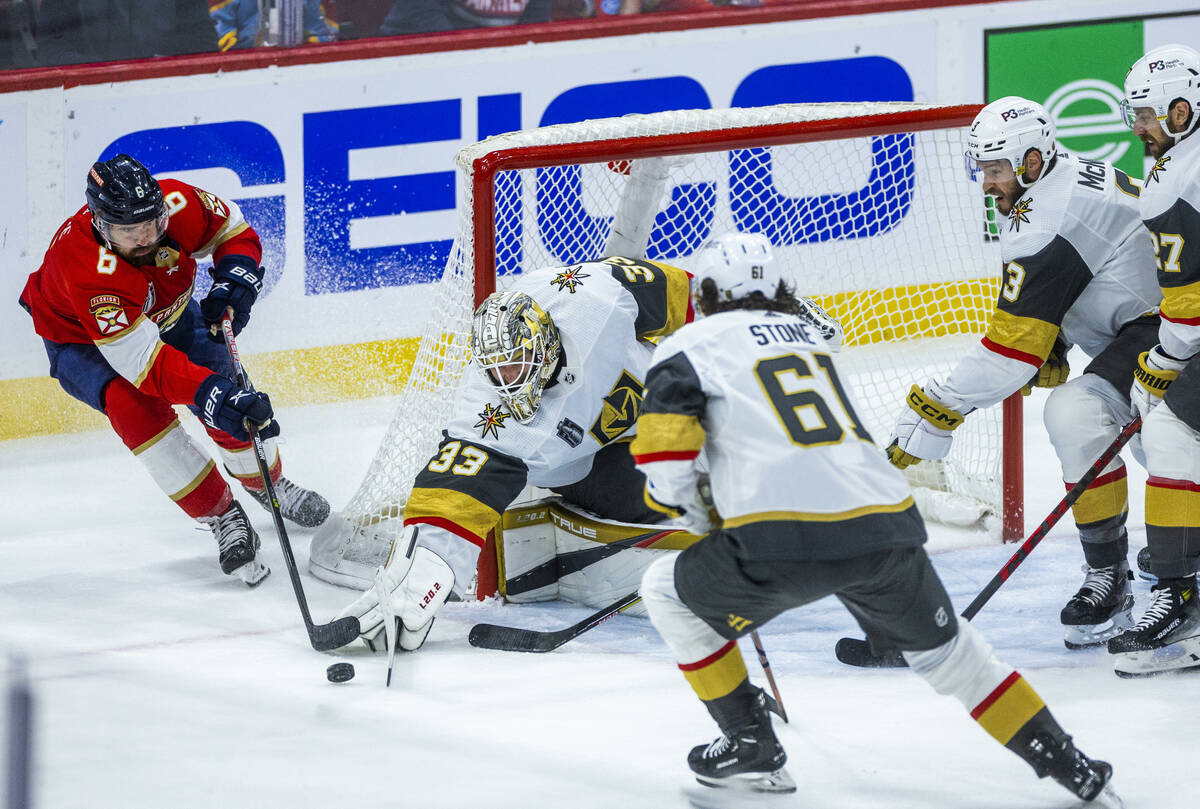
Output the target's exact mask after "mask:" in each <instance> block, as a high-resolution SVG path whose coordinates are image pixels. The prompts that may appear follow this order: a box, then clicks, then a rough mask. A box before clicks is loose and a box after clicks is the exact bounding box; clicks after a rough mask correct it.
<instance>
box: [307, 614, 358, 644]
mask: <svg viewBox="0 0 1200 809" xmlns="http://www.w3.org/2000/svg"><path fill="white" fill-rule="evenodd" d="M358 633H359V626H358V619H357V618H355V617H354V616H353V615H351V616H348V617H346V618H338V619H337V620H336V621H330V622H329V623H327V624H313V625H312V626H311V627H310V628H309V630H308V639H309V641H310V642H311V643H312V647H313V649H315V650H317V651H318V652H331V651H333V650H334V649H340V648H341V647H343V646H348V645H349V644H351V643H354V641H355V640H356V639H357V638H358Z"/></svg>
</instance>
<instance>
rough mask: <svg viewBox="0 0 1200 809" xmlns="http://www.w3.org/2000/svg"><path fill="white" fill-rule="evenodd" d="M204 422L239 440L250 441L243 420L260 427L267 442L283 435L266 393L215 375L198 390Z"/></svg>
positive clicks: (199, 405)
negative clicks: (268, 439) (243, 386)
mask: <svg viewBox="0 0 1200 809" xmlns="http://www.w3.org/2000/svg"><path fill="white" fill-rule="evenodd" d="M196 407H198V408H200V419H201V420H202V421H203V422H204V423H205V424H206V425H208V426H209V427H212V428H214V429H217V430H221V431H222V432H226V433H228V434H229V435H231V436H233V437H234V438H236V439H238V440H239V441H249V440H250V433H249V432H247V431H246V425H245V424H243V423H242V420H243V419H250V422H251V423H252V424H255V425H257V426H258V431H259V432H258V434H259V436H261V437H262V438H263V439H264V440H265V439H267V438H274V437H275V436H277V435H279V422H277V421H275V411H273V410H272V409H271V400H270V398H269V397H268V396H267V394H265V393H258V392H257V391H252V390H246V389H244V388H239V387H238V385H237V383H236V382H234V381H233V380H232V379H228V378H226V377H223V376H221V375H220V374H213V375H212V376H210V377H209V378H208V379H206V380H204V381H203V382H201V383H200V387H198V388H196Z"/></svg>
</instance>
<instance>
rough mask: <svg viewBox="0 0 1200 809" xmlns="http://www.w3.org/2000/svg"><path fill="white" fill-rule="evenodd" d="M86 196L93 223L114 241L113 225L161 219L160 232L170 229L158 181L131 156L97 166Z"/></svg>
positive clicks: (90, 179)
mask: <svg viewBox="0 0 1200 809" xmlns="http://www.w3.org/2000/svg"><path fill="white" fill-rule="evenodd" d="M86 193H87V204H88V209H89V210H90V211H91V212H92V221H93V222H95V224H96V229H97V230H99V231H100V233H101V235H103V236H104V238H105V239H107V240H109V241H110V242H111V240H112V233H111V228H112V226H113V225H133V224H136V223H138V222H146V221H149V220H159V230H160V232H161V231H164V230H165V229H166V220H167V205H166V202H165V201H164V200H163V192H162V188H161V187H160V186H159V184H158V180H155V179H154V177H153V175H151V174H150V172H149V170H148V169H147V168H146V167H145V166H143V165H142V164H141V163H139V162H138V161H137V160H135V159H134V158H132V157H130V156H129V155H127V154H119V155H117V156H116V157H114V158H111V159H109V160H103V161H100V162H98V163H94V164H93V165H92V168H91V170H90V171H88V178H87V192H86Z"/></svg>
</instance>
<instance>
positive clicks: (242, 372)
mask: <svg viewBox="0 0 1200 809" xmlns="http://www.w3.org/2000/svg"><path fill="white" fill-rule="evenodd" d="M231 312H232V310H229V309H226V310H225V314H224V315H223V316H222V317H221V331H222V332H224V334H225V348H226V349H228V351H229V359H230V360H231V361H232V362H233V370H234V374H235V375H236V377H237V383H238V385H240V386H242V387H243V388H245V389H246V390H253V389H254V388H253V387H251V385H250V380H249V378H247V376H246V369H245V368H243V367H242V358H241V356H240V355H239V354H238V350H237V343H236V342H234V339H233V319H232V315H231ZM246 430H247V432H249V433H250V440H251V441H253V442H254V456H255V458H257V460H258V474H259V476H260V477H262V483H263V488H264V489H265V490H266V493H267V499H268V500H269V501H270V503H271V516H272V517H273V518H274V519H275V532H276V533H277V534H278V535H279V547H280V549H282V551H283V561H284V564H286V565H287V569H288V576H289V578H291V580H292V590H293V591H295V593H296V603H297V604H299V605H300V615H301V616H302V617H303V618H304V628H305V629H306V630H308V640H309V643H311V644H312V647H313V648H314V649H316V650H317V651H318V652H328V651H330V650H331V649H337V648H338V647H341V646H345V645H347V644H349V643H353V642H354V639H355V638H357V637H358V633H359V626H358V619H357V618H355V617H354V616H348V617H346V618H338V619H337V620H335V621H330V622H329V623H327V624H314V623H313V620H312V615H311V614H310V613H309V611H308V599H306V598H305V597H304V587H303V585H301V584H300V572H299V571H298V570H297V569H296V558H295V556H293V555H292V543H291V542H290V541H288V535H287V529H286V528H284V527H283V515H282V514H281V513H280V512H279V498H278V497H276V495H275V486H274V485H272V483H271V469H270V466H269V465H268V464H267V450H266V447H264V446H263V441H262V436H260V435H259V434H258V427H256V426H255V425H253V424H251V423H250V420H249V419H246Z"/></svg>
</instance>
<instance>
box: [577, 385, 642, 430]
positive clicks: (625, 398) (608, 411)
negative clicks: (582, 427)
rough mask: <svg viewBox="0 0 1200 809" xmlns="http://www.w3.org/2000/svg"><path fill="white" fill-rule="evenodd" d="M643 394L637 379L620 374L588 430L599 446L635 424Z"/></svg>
mask: <svg viewBox="0 0 1200 809" xmlns="http://www.w3.org/2000/svg"><path fill="white" fill-rule="evenodd" d="M643 392H644V391H643V389H642V383H641V382H639V381H638V380H637V377H635V376H634V375H633V374H631V373H629V372H628V371H622V372H621V376H620V378H618V379H617V384H615V385H613V389H612V390H611V391H609V393H608V395H607V396H605V397H604V405H603V406H602V407H601V408H600V417H599V418H597V419H596V422H595V423H594V424H593V425H592V429H591V430H589V432H590V433H591V434H592V437H593V438H595V439H596V441H598V442H599V443H600V446H604V445H605V444H608V443H609V442H611V441H613V440H615V439H616V438H617V437H618V436H620V435H621V433H623V432H625V431H626V430H628V429H629V428H630V427H632V426H633V425H634V423H636V422H637V417H638V412H640V411H641V409H642V395H643Z"/></svg>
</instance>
